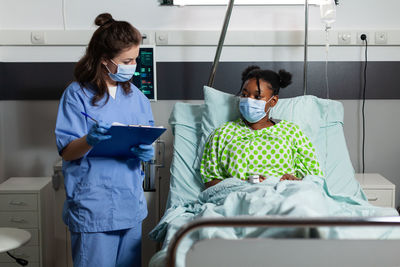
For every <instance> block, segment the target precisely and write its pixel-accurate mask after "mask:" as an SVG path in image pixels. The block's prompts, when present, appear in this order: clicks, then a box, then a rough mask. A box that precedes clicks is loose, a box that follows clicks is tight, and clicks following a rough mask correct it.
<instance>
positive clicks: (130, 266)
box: [71, 223, 142, 267]
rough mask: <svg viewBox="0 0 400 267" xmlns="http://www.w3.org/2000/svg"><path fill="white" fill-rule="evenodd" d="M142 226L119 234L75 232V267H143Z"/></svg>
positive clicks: (73, 236) (73, 245)
mask: <svg viewBox="0 0 400 267" xmlns="http://www.w3.org/2000/svg"><path fill="white" fill-rule="evenodd" d="M141 241H142V224H141V223H139V224H137V226H136V227H134V228H130V229H124V230H118V231H110V232H100V233H74V232H71V246H72V259H73V261H74V267H90V266H94V267H114V266H118V267H140V266H141V260H142V259H141Z"/></svg>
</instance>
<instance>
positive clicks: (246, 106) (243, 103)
mask: <svg viewBox="0 0 400 267" xmlns="http://www.w3.org/2000/svg"><path fill="white" fill-rule="evenodd" d="M273 97H274V96H272V97H271V98H270V99H269V100H268V101H265V100H257V99H253V98H250V97H241V98H240V101H239V110H240V113H241V114H242V116H243V117H244V118H245V119H246V121H248V122H250V123H255V122H258V121H260V120H261V119H262V118H264V117H265V116H267V113H268V112H269V110H270V109H271V107H270V108H269V109H268V111H267V112H265V105H266V104H267V103H268V102H269V101H271V99H272V98H273Z"/></svg>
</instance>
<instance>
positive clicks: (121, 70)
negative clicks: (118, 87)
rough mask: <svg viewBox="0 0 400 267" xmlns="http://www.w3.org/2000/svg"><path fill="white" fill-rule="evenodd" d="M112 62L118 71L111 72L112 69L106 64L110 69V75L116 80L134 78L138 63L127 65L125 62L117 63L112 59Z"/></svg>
mask: <svg viewBox="0 0 400 267" xmlns="http://www.w3.org/2000/svg"><path fill="white" fill-rule="evenodd" d="M111 62H112V63H113V64H114V65H115V66H117V72H116V73H111V71H110V69H109V68H108V67H107V66H106V68H107V70H108V76H110V78H111V79H112V80H113V81H116V82H126V81H129V80H130V79H132V76H133V74H135V71H136V65H125V64H116V63H115V62H114V61H113V60H112V59H111Z"/></svg>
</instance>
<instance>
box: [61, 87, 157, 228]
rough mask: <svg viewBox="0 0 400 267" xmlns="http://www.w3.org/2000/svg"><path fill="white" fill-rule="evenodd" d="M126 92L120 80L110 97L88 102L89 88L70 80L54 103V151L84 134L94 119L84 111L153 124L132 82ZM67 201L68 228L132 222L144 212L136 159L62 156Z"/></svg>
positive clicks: (109, 119) (108, 120)
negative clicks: (94, 104) (57, 106)
mask: <svg viewBox="0 0 400 267" xmlns="http://www.w3.org/2000/svg"><path fill="white" fill-rule="evenodd" d="M131 88H132V93H130V94H128V95H125V94H124V92H123V89H122V87H121V86H120V85H118V87H117V93H116V97H115V99H113V98H112V97H109V99H108V102H107V103H106V104H104V103H105V101H106V98H107V97H106V96H105V97H103V99H101V100H100V101H99V102H97V106H92V104H91V99H92V97H93V95H94V94H93V92H92V91H91V90H90V89H89V88H83V90H82V88H81V86H80V85H79V84H78V83H77V82H73V83H71V84H70V85H69V86H68V88H67V89H66V90H65V91H64V93H63V95H62V97H61V100H60V105H59V108H58V115H57V123H56V130H55V134H56V141H57V147H58V151H59V153H61V151H62V149H63V148H64V147H66V146H67V145H68V144H69V143H70V142H71V141H73V140H75V139H77V138H80V137H82V136H84V135H86V134H87V133H88V131H89V129H90V128H91V127H92V125H93V123H94V122H93V121H92V120H90V119H88V118H86V117H85V116H83V115H82V114H81V111H83V112H86V113H87V114H89V115H90V116H91V117H93V118H95V119H96V120H98V121H99V120H101V121H103V122H106V123H113V122H120V123H124V124H141V125H151V126H153V125H154V120H153V114H152V112H151V107H150V102H149V100H148V99H147V97H146V96H145V95H143V93H142V92H140V91H139V89H137V88H136V87H135V86H134V85H132V84H131ZM63 174H64V185H65V191H66V201H65V203H64V210H63V220H64V222H65V224H66V225H68V227H69V229H70V230H71V231H73V232H105V231H113V230H120V229H127V228H131V227H133V226H135V225H136V224H137V223H138V222H141V221H142V220H143V219H144V218H146V216H147V205H146V199H145V197H144V192H143V187H142V183H143V176H144V174H143V172H142V171H141V168H140V161H139V160H137V161H133V162H130V164H129V166H128V164H127V160H126V159H115V158H95V157H86V156H84V157H83V158H81V159H78V160H74V161H63Z"/></svg>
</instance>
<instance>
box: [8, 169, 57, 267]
mask: <svg viewBox="0 0 400 267" xmlns="http://www.w3.org/2000/svg"><path fill="white" fill-rule="evenodd" d="M53 192H54V191H53V188H52V187H51V177H11V178H9V179H8V180H6V181H4V182H3V183H1V184H0V227H12V228H21V229H24V230H26V231H28V232H29V233H30V234H31V236H32V238H31V240H30V241H29V242H28V243H27V244H26V245H24V246H22V247H20V248H17V249H15V250H13V251H10V252H11V254H13V255H14V256H16V257H18V258H23V259H25V260H28V261H29V266H31V267H53V266H56V265H54V263H53V254H54V253H53V249H54V238H53V236H54V222H53V218H54V211H53V203H54V195H53V194H54V193H53ZM0 266H2V267H3V266H4V267H9V266H18V265H16V264H15V263H14V261H13V260H12V259H11V258H10V257H9V256H8V255H6V254H5V253H0Z"/></svg>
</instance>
